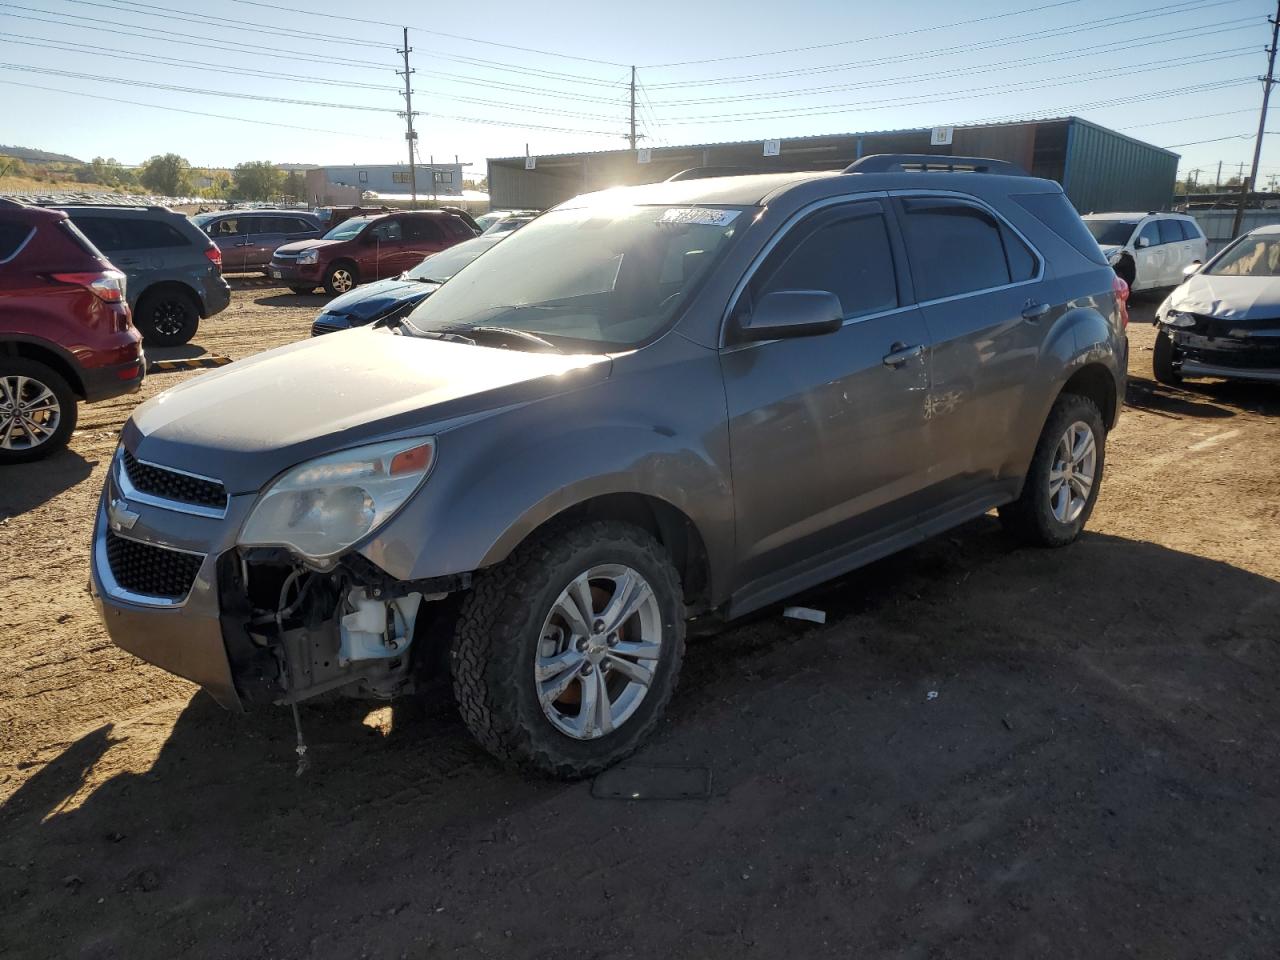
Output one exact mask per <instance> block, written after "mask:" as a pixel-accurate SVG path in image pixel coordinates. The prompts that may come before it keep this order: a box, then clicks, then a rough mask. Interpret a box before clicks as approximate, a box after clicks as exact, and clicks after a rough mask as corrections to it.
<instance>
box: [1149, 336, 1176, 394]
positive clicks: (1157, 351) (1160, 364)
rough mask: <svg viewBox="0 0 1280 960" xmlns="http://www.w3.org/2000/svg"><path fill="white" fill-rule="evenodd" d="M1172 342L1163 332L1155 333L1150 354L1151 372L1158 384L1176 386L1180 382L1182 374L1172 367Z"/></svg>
mask: <svg viewBox="0 0 1280 960" xmlns="http://www.w3.org/2000/svg"><path fill="white" fill-rule="evenodd" d="M1173 361H1174V349H1173V340H1171V339H1170V338H1169V334H1167V333H1165V332H1164V331H1163V330H1158V331H1156V345H1155V348H1154V349H1153V350H1152V353H1151V371H1152V373H1154V374H1155V378H1156V380H1157V381H1158V382H1160V383H1167V384H1169V385H1170V386H1177V385H1178V384H1180V383H1181V382H1182V374H1181V373H1179V372H1178V371H1177V369H1176V368H1175V367H1174V365H1173Z"/></svg>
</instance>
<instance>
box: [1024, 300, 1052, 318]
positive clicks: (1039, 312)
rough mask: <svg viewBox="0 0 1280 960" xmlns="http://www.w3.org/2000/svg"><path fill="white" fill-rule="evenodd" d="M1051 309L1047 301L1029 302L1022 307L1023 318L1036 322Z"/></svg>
mask: <svg viewBox="0 0 1280 960" xmlns="http://www.w3.org/2000/svg"><path fill="white" fill-rule="evenodd" d="M1049 310H1050V307H1049V304H1047V303H1028V304H1027V305H1026V306H1025V307H1023V308H1022V319H1023V320H1029V321H1031V322H1032V323H1035V322H1036V321H1037V320H1039V319H1040V318H1041V317H1043V316H1044V315H1045V314H1046V313H1048V312H1049Z"/></svg>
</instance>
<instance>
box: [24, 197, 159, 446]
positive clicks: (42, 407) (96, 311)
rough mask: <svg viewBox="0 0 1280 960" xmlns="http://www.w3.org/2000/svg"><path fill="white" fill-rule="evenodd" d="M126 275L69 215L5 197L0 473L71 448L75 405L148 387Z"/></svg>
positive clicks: (74, 423) (140, 339) (140, 340)
mask: <svg viewBox="0 0 1280 960" xmlns="http://www.w3.org/2000/svg"><path fill="white" fill-rule="evenodd" d="M144 368H145V363H144V359H143V356H142V337H141V336H140V335H139V334H138V331H137V330H135V329H134V327H133V323H132V322H131V321H130V318H129V307H128V305H127V304H126V302H125V276H124V274H123V273H121V272H120V271H119V270H117V269H116V268H115V267H113V266H112V265H111V263H110V262H109V261H108V260H107V258H106V257H104V256H103V255H102V254H101V253H99V252H98V249H97V248H96V247H95V246H94V245H93V244H92V243H90V242H89V240H88V238H87V237H85V235H84V234H82V233H81V232H80V231H79V230H78V229H77V228H76V227H75V225H74V224H72V222H71V221H70V220H69V219H68V218H67V215H66V214H65V213H62V212H60V211H57V210H44V209H41V208H39V207H32V206H28V205H26V204H23V203H18V202H17V201H14V200H4V199H0V465H2V464H6V463H21V462H23V461H26V460H38V459H39V458H41V457H45V456H48V455H49V454H51V453H53V452H54V451H55V450H58V449H61V448H62V447H63V446H65V445H66V442H67V440H68V439H69V438H70V437H71V431H72V430H74V429H75V425H76V401H77V400H83V401H85V402H86V403H92V402H94V401H95V400H106V399H107V398H109V397H115V396H118V395H120V394H122V393H132V392H133V391H135V390H137V389H138V388H139V387H140V386H142V378H143V374H144Z"/></svg>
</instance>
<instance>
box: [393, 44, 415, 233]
mask: <svg viewBox="0 0 1280 960" xmlns="http://www.w3.org/2000/svg"><path fill="white" fill-rule="evenodd" d="M412 52H413V47H411V46H409V28H408V27H405V28H404V49H403V50H397V51H396V53H399V54H401V55H403V56H404V70H403V71H400V70H397V71H396V74H397V75H399V76H402V77H404V113H402V114H400V116H402V117H404V128H405V129H404V139H405V141H406V142H407V143H408V145H409V190H410V193H411V194H412V195H413V203H412V206H413V207H414V208H416V207H417V206H418V169H417V167H416V166H415V165H414V159H413V149H414V147H415V146H416V145H417V140H418V134H417V132H416V131H415V130H414V129H413V118H414V117H416V116H417V114H416V113H414V112H413V88H412V87H411V86H410V83H409V78H410V77H411V76H412V75H413V71H412V70H411V69H409V54H411V53H412Z"/></svg>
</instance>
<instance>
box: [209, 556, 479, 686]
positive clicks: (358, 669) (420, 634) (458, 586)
mask: <svg viewBox="0 0 1280 960" xmlns="http://www.w3.org/2000/svg"><path fill="white" fill-rule="evenodd" d="M469 581H470V577H469V576H459V577H446V578H441V579H439V580H431V581H422V582H415V583H403V582H401V581H398V580H394V579H392V578H390V577H389V576H387V574H385V573H384V572H383V571H382V570H380V569H379V568H378V567H377V566H375V565H374V564H373V563H370V562H369V561H368V560H366V559H364V558H363V557H361V556H359V555H357V554H351V555H349V556H347V557H344V558H343V559H342V560H340V561H339V562H338V563H337V564H335V565H334V566H333V567H332V568H331V569H328V570H317V569H314V568H312V567H310V566H308V565H306V564H304V563H302V562H300V561H299V560H298V558H297V557H296V556H295V555H293V554H292V553H290V552H289V551H287V550H276V549H264V548H249V549H246V548H240V549H238V550H234V551H231V552H229V553H228V554H227V555H226V556H224V557H223V558H222V561H221V562H220V570H219V583H220V584H221V597H220V600H221V616H222V622H223V633H224V637H225V638H226V643H227V653H228V654H229V656H230V660H231V669H232V674H233V676H234V678H235V683H236V687H237V689H238V690H239V692H240V695H241V697H242V699H243V700H244V702H245V703H246V704H250V705H252V704H265V703H279V704H296V703H298V702H300V701H303V700H307V699H310V698H312V697H316V696H319V695H320V694H324V693H328V692H331V691H341V692H342V693H343V694H344V695H348V696H356V697H367V698H372V699H383V700H386V699H391V698H392V697H395V696H398V695H400V694H403V693H410V692H412V690H413V688H414V678H415V672H416V671H415V668H417V667H422V666H424V665H426V664H427V662H428V661H429V660H430V659H431V654H432V653H433V652H434V653H442V652H443V651H442V649H441V647H442V645H441V644H439V643H435V642H434V640H435V637H434V636H433V635H432V633H433V632H432V631H431V629H430V627H431V625H432V624H433V623H435V622H437V621H438V620H439V619H440V616H439V615H440V613H441V612H442V610H441V608H442V606H443V605H442V604H441V603H440V601H443V600H445V599H446V598H447V597H449V595H450V594H452V593H455V592H457V591H459V590H464V589H466V588H467V587H468V586H469V585H470V583H469ZM442 635H443V634H442Z"/></svg>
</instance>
